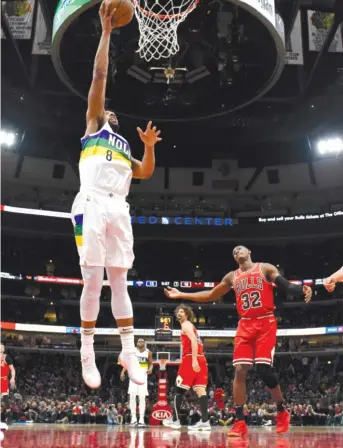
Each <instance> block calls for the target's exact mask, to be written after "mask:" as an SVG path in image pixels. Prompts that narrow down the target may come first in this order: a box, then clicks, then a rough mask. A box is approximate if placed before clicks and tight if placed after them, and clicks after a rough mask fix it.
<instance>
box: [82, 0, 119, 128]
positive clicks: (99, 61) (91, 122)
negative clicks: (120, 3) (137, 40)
mask: <svg viewBox="0 0 343 448" xmlns="http://www.w3.org/2000/svg"><path fill="white" fill-rule="evenodd" d="M115 11H116V10H115V9H112V10H111V7H110V4H109V3H107V4H106V2H102V4H101V6H100V10H99V16H100V21H101V27H102V33H101V38H100V42H99V46H98V50H97V52H96V55H95V59H94V67H93V79H92V84H91V87H90V89H89V93H88V109H87V115H86V122H87V128H86V133H85V135H88V134H92V133H93V132H97V131H98V128H99V123H100V122H103V120H104V114H105V93H106V82H107V72H108V63H109V56H108V53H109V48H110V37H111V31H112V16H113V14H114V13H115Z"/></svg>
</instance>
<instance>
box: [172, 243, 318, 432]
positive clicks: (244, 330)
mask: <svg viewBox="0 0 343 448" xmlns="http://www.w3.org/2000/svg"><path fill="white" fill-rule="evenodd" d="M250 255H251V252H250V250H249V249H247V248H246V247H244V246H237V247H235V248H234V250H233V257H234V259H235V261H236V262H237V263H238V266H239V268H238V269H237V270H236V271H232V272H230V273H228V274H227V275H226V276H225V277H224V278H223V280H222V281H221V282H220V283H219V285H217V286H216V287H215V288H213V289H211V290H209V291H201V292H195V293H186V292H180V291H178V290H177V289H175V288H168V289H167V290H165V293H166V295H167V296H168V297H169V298H171V299H188V300H193V301H195V302H213V301H215V300H219V299H220V298H221V297H222V296H224V295H225V294H226V293H228V292H229V290H230V289H231V288H233V289H234V291H235V294H236V305H237V311H238V314H239V315H240V317H241V319H240V321H239V324H238V327H237V332H236V337H235V348H234V353H233V365H234V367H235V379H234V383H233V398H234V403H235V410H236V421H235V423H234V425H233V428H232V430H231V431H230V432H229V434H228V435H229V436H230V437H239V436H244V435H246V434H247V433H248V429H247V426H246V423H245V420H244V412H243V406H244V403H245V395H246V378H247V374H248V371H249V369H250V368H251V367H252V365H253V364H254V362H255V364H256V371H257V373H259V375H260V377H261V379H262V380H263V382H264V383H265V385H266V386H267V388H268V389H269V391H270V393H271V396H272V398H273V400H274V401H275V402H276V404H277V410H278V413H277V425H276V432H277V433H278V434H282V433H285V432H287V431H288V428H289V422H290V415H289V413H288V412H287V410H286V409H285V407H284V404H283V396H282V393H281V390H280V386H279V382H278V378H277V376H276V374H275V372H274V371H273V370H272V364H273V356H274V350H275V345H276V331H277V323H276V319H275V317H274V314H273V312H274V309H275V306H274V294H273V288H274V285H273V284H275V285H276V286H277V287H278V288H279V289H280V290H282V291H284V292H285V293H286V294H292V295H298V296H300V295H301V294H304V296H305V302H306V303H308V302H309V301H310V300H311V298H312V290H311V288H310V287H309V286H304V287H301V286H298V285H295V284H293V283H290V282H289V281H288V280H286V279H285V278H284V277H282V276H281V275H280V274H279V271H278V270H277V268H276V267H275V266H273V265H271V264H269V263H254V262H253V261H252V260H251V256H250Z"/></svg>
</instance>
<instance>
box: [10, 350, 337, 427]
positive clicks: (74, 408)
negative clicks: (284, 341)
mask: <svg viewBox="0 0 343 448" xmlns="http://www.w3.org/2000/svg"><path fill="white" fill-rule="evenodd" d="M12 356H13V355H12ZM304 359H305V358H299V359H296V358H294V357H288V358H287V359H282V360H281V361H278V365H277V371H278V372H280V375H279V376H280V384H281V388H282V390H283V391H284V396H285V401H286V407H287V408H288V409H289V410H290V412H291V416H292V424H294V425H342V423H343V420H342V417H343V394H342V392H343V357H342V356H341V357H339V356H336V358H335V360H334V362H333V363H330V364H328V363H327V360H326V359H324V358H321V357H312V358H309V359H307V360H304ZM14 363H15V365H16V369H17V389H16V390H14V391H11V394H10V398H11V411H12V418H13V419H14V420H21V421H33V422H37V423H39V422H40V423H61V424H74V423H94V424H96V423H103V424H110V425H120V424H123V425H126V424H130V421H131V420H130V419H131V411H130V407H129V405H128V395H127V388H128V383H127V380H126V381H125V382H121V381H120V380H119V374H120V368H119V367H118V366H117V364H116V362H115V360H113V359H105V358H101V359H99V362H98V365H99V368H100V371H101V372H102V376H103V380H102V388H101V389H99V390H96V391H94V390H89V389H88V388H86V387H85V385H84V383H83V381H82V379H81V374H80V364H79V360H78V358H77V357H70V356H65V355H61V354H59V355H57V354H44V355H38V354H34V355H33V354H30V355H27V354H14ZM286 366H287V368H286ZM168 372H169V393H168V399H169V402H170V404H172V402H173V396H174V393H175V387H174V380H175V376H176V368H170V369H169V370H168ZM157 381H158V373H157V371H156V368H155V370H154V372H153V374H152V375H151V376H149V382H148V386H149V397H147V399H146V405H147V407H146V414H145V422H146V423H148V422H149V415H150V413H151V410H152V406H153V404H154V403H155V402H156V398H157ZM232 381H233V367H232V363H231V362H230V361H226V362H223V361H220V360H219V359H214V360H210V361H209V386H208V395H209V415H210V421H211V424H212V425H222V426H228V425H230V424H231V423H232V421H233V419H234V408H233V402H232V397H231V391H232ZM247 390H248V396H247V403H248V404H247V405H246V406H245V416H246V421H247V423H248V424H250V425H266V426H270V425H273V424H275V417H276V407H275V405H274V404H273V403H271V401H270V396H269V394H268V392H267V391H266V390H265V389H264V387H263V385H262V382H261V381H260V379H259V378H258V376H256V374H255V373H254V372H251V373H250V375H249V380H248V388H247ZM200 416H201V414H200V409H199V406H198V404H197V398H196V396H195V394H194V393H193V392H188V393H187V395H186V400H184V402H183V406H182V413H181V422H182V423H183V424H185V425H186V424H188V425H191V424H194V423H196V422H197V421H198V420H199V419H200Z"/></svg>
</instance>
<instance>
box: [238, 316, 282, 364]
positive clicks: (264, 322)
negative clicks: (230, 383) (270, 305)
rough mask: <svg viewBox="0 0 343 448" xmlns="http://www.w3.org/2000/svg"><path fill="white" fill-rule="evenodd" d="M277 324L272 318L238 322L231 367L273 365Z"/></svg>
mask: <svg viewBox="0 0 343 448" xmlns="http://www.w3.org/2000/svg"><path fill="white" fill-rule="evenodd" d="M276 331H277V322H276V319H275V317H274V316H266V317H263V318H259V319H258V318H257V319H241V320H240V321H239V324H238V327H237V332H236V337H235V348H234V351H233V365H234V366H235V365H237V364H251V365H252V364H253V363H254V362H255V364H269V365H272V364H273V357H274V352H275V345H276Z"/></svg>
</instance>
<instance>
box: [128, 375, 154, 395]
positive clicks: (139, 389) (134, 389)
mask: <svg viewBox="0 0 343 448" xmlns="http://www.w3.org/2000/svg"><path fill="white" fill-rule="evenodd" d="M128 394H129V395H134V396H136V395H138V396H142V395H145V396H148V395H149V392H148V375H147V376H146V379H145V383H144V384H142V385H141V386H139V385H138V384H136V383H134V382H133V381H131V380H130V382H129V390H128Z"/></svg>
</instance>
